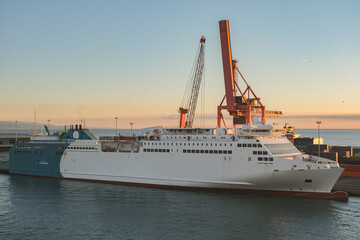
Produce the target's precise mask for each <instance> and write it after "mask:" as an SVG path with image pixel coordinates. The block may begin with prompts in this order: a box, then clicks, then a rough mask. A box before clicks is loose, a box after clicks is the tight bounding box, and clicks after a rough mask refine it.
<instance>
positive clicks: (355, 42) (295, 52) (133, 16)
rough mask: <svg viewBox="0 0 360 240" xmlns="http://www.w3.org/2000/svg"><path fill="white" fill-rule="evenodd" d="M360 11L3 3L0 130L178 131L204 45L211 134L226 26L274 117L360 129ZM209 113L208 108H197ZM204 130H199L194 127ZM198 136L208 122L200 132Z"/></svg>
mask: <svg viewBox="0 0 360 240" xmlns="http://www.w3.org/2000/svg"><path fill="white" fill-rule="evenodd" d="M359 12H360V1H356V0H354V1H348V0H343V1H340V0H338V1H331V0H323V1H320V0H319V1H316V0H311V1H310V0H309V1H307V0H305V1H289V0H273V1H268V0H266V1H265V0H263V1H260V0H259V1H210V0H207V1H193V0H192V1H167V0H164V1H117V0H116V1H115V0H114V1H111V0H107V1H100V0H97V1H95V0H62V1H56V0H54V1H37V0H32V1H18V0H1V1H0V83H1V87H0V121H15V120H17V121H27V122H31V121H33V119H34V111H36V113H37V121H38V122H44V123H45V122H47V120H48V119H51V123H52V124H57V125H63V124H75V123H78V122H79V121H80V120H81V119H86V122H87V125H88V126H89V127H114V125H115V124H114V117H115V116H117V117H118V118H119V120H118V127H119V128H126V127H128V126H129V122H134V127H136V128H141V127H149V126H153V125H157V126H158V125H164V126H176V125H177V124H178V113H177V110H178V108H179V105H180V102H181V99H182V97H183V94H184V90H185V87H186V84H187V81H188V78H189V75H190V71H191V67H192V65H193V62H194V59H195V55H196V51H197V48H198V42H199V40H200V37H201V35H204V36H205V37H206V38H207V41H206V44H205V45H206V46H205V52H206V53H205V62H206V63H205V119H206V121H205V126H215V125H216V109H217V106H218V105H219V103H220V101H221V100H222V98H223V96H224V93H225V90H224V80H223V73H222V60H221V49H220V37H219V26H218V21H219V20H222V19H229V21H230V34H231V44H232V54H233V57H234V58H236V59H238V60H239V62H238V66H239V68H240V70H241V71H242V73H243V74H244V76H245V78H246V79H247V80H248V82H249V84H250V85H251V87H252V88H253V90H254V91H255V92H256V94H257V95H258V96H259V97H261V99H262V102H263V103H264V105H265V106H266V107H267V109H269V110H281V111H283V113H284V117H282V118H280V119H268V123H273V122H278V123H279V124H283V123H285V122H287V123H290V124H292V125H294V126H295V127H296V128H316V127H317V125H316V123H315V122H316V121H318V120H321V121H322V127H323V128H360V27H359V26H360V14H359ZM198 110H199V111H198V112H197V113H198V114H197V116H199V113H200V103H199V105H198ZM197 119H198V118H197ZM195 125H196V126H200V121H199V120H195Z"/></svg>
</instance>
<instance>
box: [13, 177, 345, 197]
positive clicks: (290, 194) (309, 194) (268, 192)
mask: <svg viewBox="0 0 360 240" xmlns="http://www.w3.org/2000/svg"><path fill="white" fill-rule="evenodd" d="M13 175H24V174H13ZM24 176H31V177H42V178H53V179H54V178H55V179H64V180H71V181H82V182H92V183H106V184H115V185H126V186H136V187H146V188H158V189H177V190H198V191H214V192H243V193H253V194H262V195H275V196H287V197H306V198H317V199H326V200H334V201H348V199H349V196H348V194H347V192H343V191H339V192H333V193H319V192H318V193H315V192H297V191H272V190H253V189H229V188H202V187H184V186H173V185H171V186H170V185H158V184H148V183H132V182H118V181H106V180H93V179H79V178H59V177H47V176H36V175H24Z"/></svg>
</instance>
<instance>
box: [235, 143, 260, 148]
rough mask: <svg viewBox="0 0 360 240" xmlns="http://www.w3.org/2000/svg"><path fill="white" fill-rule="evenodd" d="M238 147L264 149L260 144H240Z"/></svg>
mask: <svg viewBox="0 0 360 240" xmlns="http://www.w3.org/2000/svg"><path fill="white" fill-rule="evenodd" d="M237 146H238V147H262V145H261V144H258V143H252V144H251V143H238V145H237Z"/></svg>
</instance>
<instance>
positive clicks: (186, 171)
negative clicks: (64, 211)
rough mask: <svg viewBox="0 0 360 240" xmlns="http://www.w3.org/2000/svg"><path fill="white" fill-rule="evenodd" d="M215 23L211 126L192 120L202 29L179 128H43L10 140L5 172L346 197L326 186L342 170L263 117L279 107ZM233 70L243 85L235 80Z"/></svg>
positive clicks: (201, 56) (226, 32)
mask: <svg viewBox="0 0 360 240" xmlns="http://www.w3.org/2000/svg"><path fill="white" fill-rule="evenodd" d="M219 26H220V39H221V46H222V56H223V68H224V80H225V92H226V93H225V96H224V98H223V100H222V101H221V103H220V105H219V106H218V117H217V127H215V128H194V127H193V126H192V125H193V119H194V114H195V109H196V101H197V97H198V94H199V88H200V81H201V79H202V72H203V67H204V51H203V50H204V44H205V37H201V40H200V47H199V55H198V58H197V60H196V64H195V66H196V67H195V68H194V74H192V76H193V81H192V84H189V86H190V89H191V91H190V92H191V94H190V97H189V98H188V101H187V103H186V105H184V106H182V107H180V108H179V112H180V124H179V127H178V128H162V127H154V128H149V129H147V130H145V129H144V133H143V134H138V135H132V136H105V137H100V138H99V139H96V137H95V136H94V135H93V134H92V133H91V132H90V131H89V130H88V129H83V127H82V126H81V125H75V126H71V127H70V128H69V129H68V130H66V129H65V130H64V131H59V132H56V133H53V134H52V135H51V134H50V132H49V131H48V129H47V132H48V134H47V135H46V136H33V137H32V138H31V139H30V141H27V142H18V143H15V144H14V145H13V147H12V148H11V150H10V159H9V171H10V174H21V175H31V176H42V177H53V178H65V179H72V180H84V181H94V182H107V183H118V184H129V185H140V186H152V187H161V188H190V189H212V190H220V189H221V190H231V191H234V190H238V191H246V192H256V193H271V194H275V195H288V196H303V197H313V198H322V199H334V200H347V199H348V195H347V193H345V192H336V193H331V189H332V188H333V186H334V184H335V183H336V181H337V180H338V178H339V177H340V175H341V174H342V172H343V168H340V167H339V164H338V163H337V162H336V161H332V160H329V159H325V158H321V157H316V156H309V155H306V154H302V153H301V152H299V151H298V150H297V149H296V148H295V147H294V145H293V144H292V143H291V142H290V141H289V140H288V139H287V138H286V137H285V133H284V131H283V129H275V128H274V127H273V126H271V125H266V124H265V117H276V116H280V115H281V114H282V113H281V112H278V111H266V110H265V106H264V105H263V104H262V103H261V101H260V98H258V97H257V96H256V95H255V93H254V91H253V90H252V89H251V87H250V86H249V84H248V82H247V81H246V80H245V78H244V77H243V75H242V74H241V72H240V70H239V69H238V67H237V66H236V61H234V60H233V59H232V56H231V48H230V35H229V25H228V20H222V21H220V22H219ZM236 73H238V74H240V76H241V78H242V79H243V80H244V83H245V86H246V89H245V90H241V89H240V88H239V84H238V83H237V80H236V77H235V74H236ZM236 93H240V96H236ZM225 99H226V105H225ZM222 110H227V111H228V113H229V114H230V116H232V117H233V127H231V128H229V127H226V126H225V119H224V117H223V114H222V112H221V111H222ZM256 119H259V121H257V120H256ZM222 124H223V125H224V127H222Z"/></svg>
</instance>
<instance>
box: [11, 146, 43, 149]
mask: <svg viewBox="0 0 360 240" xmlns="http://www.w3.org/2000/svg"><path fill="white" fill-rule="evenodd" d="M15 148H27V149H30V148H31V149H32V148H36V149H38V148H45V146H16V147H15Z"/></svg>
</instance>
